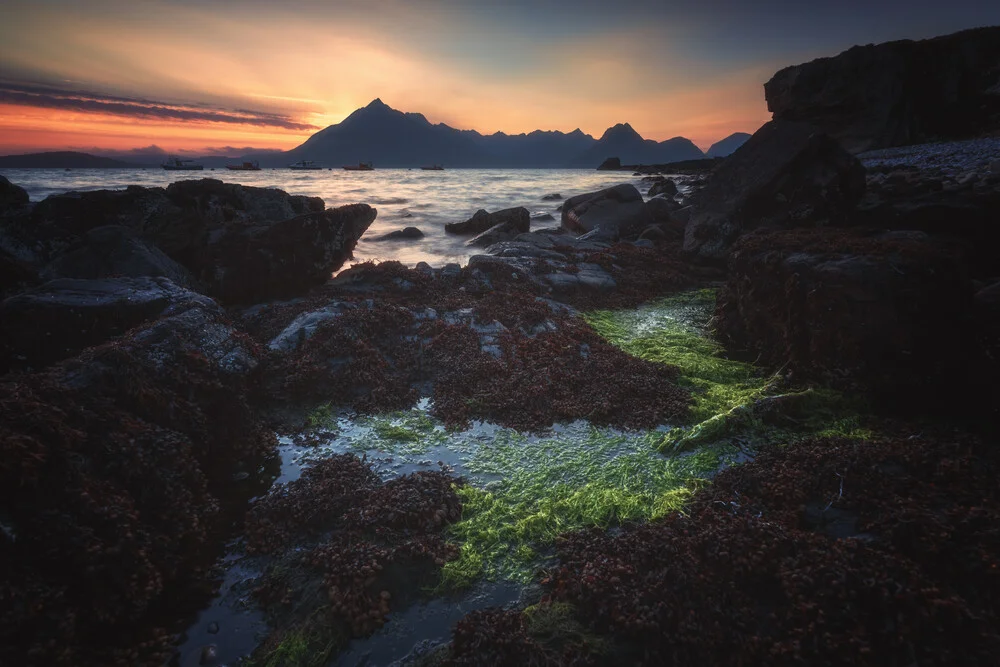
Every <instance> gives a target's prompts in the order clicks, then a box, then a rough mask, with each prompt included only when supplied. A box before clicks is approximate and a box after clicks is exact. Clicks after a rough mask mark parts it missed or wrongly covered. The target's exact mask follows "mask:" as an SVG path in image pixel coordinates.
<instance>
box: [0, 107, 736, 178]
mask: <svg viewBox="0 0 1000 667" xmlns="http://www.w3.org/2000/svg"><path fill="white" fill-rule="evenodd" d="M749 136H750V135H748V134H745V133H737V134H734V135H732V136H730V137H727V138H726V139H723V140H722V141H720V142H718V143H716V144H715V145H713V146H712V148H711V149H710V151H709V156H712V157H717V156H722V155H728V154H729V153H731V152H732V151H734V150H736V148H738V147H739V145H741V144H742V143H743V141H746V139H747V138H749ZM156 150H157V151H159V150H160V149H156ZM81 155H85V154H80V153H76V154H69V153H65V154H62V153H47V154H36V155H33V156H9V158H10V159H9V160H7V161H6V162H5V161H4V160H5V158H0V165H2V166H7V167H14V166H19V167H20V166H24V167H27V166H38V167H43V166H44V167H50V168H62V167H83V166H94V167H97V166H132V165H134V164H135V163H140V164H142V165H156V164H159V163H160V162H162V161H163V158H164V157H165V155H163V156H161V155H160V154H159V153H151V154H148V155H147V154H138V153H136V154H131V155H129V156H128V160H129V162H130V163H132V165H129V164H127V163H123V162H119V163H118V164H111V162H112V161H109V162H107V163H103V164H101V163H100V161H101V160H103V159H106V158H95V157H94V156H89V157H91V158H93V160H91V161H90V162H88V161H86V160H84V159H82V158H80V157H79V156H81ZM43 156H48V157H47V158H46V157H43ZM29 157H30V158H31V159H30V160H27V159H26V158H29ZM116 157H117V156H116ZM609 157H617V158H619V159H620V160H621V163H622V164H632V165H634V164H666V163H669V162H680V161H682V160H698V159H701V158H704V157H705V153H703V152H702V151H701V149H699V148H698V147H697V146H695V145H694V144H693V143H692V142H691V141H690V140H689V139H686V138H684V137H674V138H673V139H667V140H665V141H659V142H658V141H654V140H652V139H644V138H643V137H642V136H641V135H640V134H639V133H638V132H636V131H635V129H633V128H632V126H631V125H629V124H628V123H619V124H618V125H615V126H614V127H610V128H608V129H607V130H606V131H605V132H604V134H603V135H601V138H600V139H595V138H594V137H592V136H591V135H589V134H585V133H584V132H582V131H581V130H579V129H576V130H573V131H572V132H568V133H566V132H559V131H542V130H535V131H534V132H529V133H527V134H513V135H512V134H505V133H503V132H496V133H494V134H487V135H483V134H480V133H479V132H476V131H475V130H458V129H455V128H453V127H450V126H448V125H445V124H444V123H438V124H434V123H431V122H430V121H428V120H427V118H425V117H424V115H423V114H419V113H407V112H403V111H397V110H396V109H393V108H392V107H390V106H389V105H387V104H385V103H384V102H382V100H380V99H376V100H373V101H372V102H371V103H370V104H369V105H368V106H366V107H362V108H361V109H358V110H356V111H354V112H353V113H352V114H351V115H350V116H348V117H347V118H345V119H344V120H343V121H341V122H340V123H337V124H336V125H330V126H329V127H326V128H324V129H322V130H320V131H319V132H316V133H315V134H314V135H312V136H311V137H309V139H307V140H306V141H305V142H304V143H302V144H301V145H299V146H297V147H295V148H293V149H292V150H290V151H286V152H280V151H267V152H260V153H255V154H249V155H240V156H232V157H225V156H219V155H212V156H205V157H200V158H197V159H198V161H199V162H202V163H203V164H205V166H206V167H222V166H224V165H225V164H226V163H227V162H235V161H244V160H256V161H258V162H259V163H260V165H261V166H262V167H284V166H287V165H288V164H290V163H292V162H298V161H299V160H312V161H315V162H318V163H319V164H321V165H323V166H324V167H333V168H339V167H340V166H342V165H349V164H357V163H358V162H372V163H374V165H375V166H376V167H387V168H391V167H419V166H424V165H429V164H440V165H443V166H445V167H455V168H459V167H473V168H475V167H480V168H560V167H561V168H584V169H595V168H596V167H597V166H598V165H599V164H601V163H602V162H603V161H604V160H605V159H606V158H609ZM63 162H65V164H63Z"/></svg>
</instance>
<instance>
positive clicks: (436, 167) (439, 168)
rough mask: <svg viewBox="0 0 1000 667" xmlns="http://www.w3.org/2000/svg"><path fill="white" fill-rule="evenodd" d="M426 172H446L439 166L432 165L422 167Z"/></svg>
mask: <svg viewBox="0 0 1000 667" xmlns="http://www.w3.org/2000/svg"><path fill="white" fill-rule="evenodd" d="M421 169H423V170H424V171H444V167H442V166H441V165H439V164H432V165H429V166H426V167H421Z"/></svg>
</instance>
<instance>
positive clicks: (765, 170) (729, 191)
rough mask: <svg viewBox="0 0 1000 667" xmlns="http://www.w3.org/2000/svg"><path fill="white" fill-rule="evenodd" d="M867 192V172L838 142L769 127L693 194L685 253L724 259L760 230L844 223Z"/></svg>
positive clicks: (780, 125)
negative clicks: (743, 236)
mask: <svg viewBox="0 0 1000 667" xmlns="http://www.w3.org/2000/svg"><path fill="white" fill-rule="evenodd" d="M864 191H865V170H864V167H862V166H861V163H860V162H858V160H857V158H855V157H854V156H852V155H850V154H849V153H847V152H846V151H844V149H843V148H841V147H840V145H839V144H838V143H837V142H836V141H834V140H833V139H831V138H830V137H828V136H826V135H824V134H822V133H819V132H817V131H816V130H815V129H814V128H813V127H811V126H809V125H807V124H805V123H793V122H789V121H771V122H770V123H767V124H766V125H764V126H763V127H762V128H760V129H759V130H758V131H757V133H756V134H754V135H753V136H752V137H751V138H750V139H749V141H747V142H746V143H745V144H743V146H741V147H740V148H739V150H737V151H736V152H735V153H733V154H732V155H730V156H729V157H728V158H726V159H725V161H723V162H722V164H721V165H720V166H719V167H718V168H717V169H716V170H715V171H713V172H712V177H711V179H710V180H709V182H708V184H707V185H706V186H705V188H704V189H702V190H701V191H699V192H698V193H697V195H695V198H694V204H693V206H694V209H693V213H692V215H691V220H690V222H689V223H688V225H687V228H686V231H685V236H684V250H685V251H688V252H692V253H696V254H698V255H700V256H702V257H708V258H721V257H724V256H725V254H726V253H727V252H728V250H729V247H730V245H732V243H733V242H734V241H736V239H737V238H739V237H740V235H741V234H743V233H745V232H748V231H750V230H752V229H754V228H756V227H762V226H769V227H786V228H787V227H801V226H809V225H821V224H827V223H836V222H843V221H844V220H845V219H846V218H847V216H848V215H849V214H850V213H851V211H852V210H853V209H854V207H855V206H856V205H857V203H858V201H859V200H860V199H861V197H862V195H863V194H864Z"/></svg>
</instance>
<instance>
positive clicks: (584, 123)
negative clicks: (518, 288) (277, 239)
mask: <svg viewBox="0 0 1000 667" xmlns="http://www.w3.org/2000/svg"><path fill="white" fill-rule="evenodd" d="M996 24H1000V2H984V1H983V0H950V1H949V2H940V1H936V2H924V1H923V0H909V1H908V2H880V1H878V0H866V1H859V0H839V1H837V2H817V1H815V0H813V1H810V2H803V1H802V0H794V1H793V0H758V1H756V2H749V1H746V0H739V1H734V0H698V1H694V0H678V1H673V0H660V1H659V2H644V1H638V2H624V1H623V2H621V3H615V4H612V3H611V2H589V1H587V0H577V1H576V2H572V3H568V2H559V3H557V2H548V1H546V0H505V1H503V2H499V1H498V2H485V1H484V2H476V1H474V0H467V1H465V2H461V1H458V0H454V1H450V0H410V1H407V2H403V1H389V0H385V1H383V0H364V1H361V2H352V1H344V2H331V1H328V2H319V1H309V0H283V1H282V2H276V1H273V0H266V1H265V0H239V1H230V0H129V1H128V2H122V1H112V0H2V3H0V154H8V153H23V152H30V151H37V150H68V149H73V150H86V151H94V150H95V149H110V150H116V151H126V150H129V149H134V148H141V147H146V146H149V145H153V144H155V145H156V146H159V147H161V148H163V149H165V150H169V151H174V152H179V151H192V152H203V153H205V152H223V153H229V154H237V153H239V152H244V151H248V150H249V149H251V148H253V149H262V148H274V149H288V148H292V147H294V146H296V145H298V144H299V143H301V142H302V141H303V140H304V139H305V138H306V137H308V136H309V135H310V134H312V133H313V132H315V131H316V130H317V129H320V128H322V127H325V126H327V125H330V124H333V123H337V122H339V121H340V120H342V119H343V118H344V117H345V116H347V115H348V114H349V113H350V112H351V111H353V110H354V109H356V108H358V107H361V106H364V105H366V104H367V103H368V102H370V101H371V100H372V99H374V98H376V97H379V98H381V99H382V100H383V101H384V102H386V103H387V104H389V105H390V106H392V107H394V108H396V109H400V110H403V111H417V112H421V113H423V114H424V115H425V116H427V118H428V119H429V120H430V121H431V122H444V123H447V124H449V125H451V126H453V127H457V128H461V129H475V130H478V131H480V132H483V133H492V132H495V131H497V130H502V131H504V132H508V133H519V132H528V131H531V130H534V129H544V130H563V131H570V130H573V129H574V128H577V127H579V128H581V129H582V130H583V131H585V132H587V133H590V134H593V135H595V136H600V134H601V133H602V132H603V131H604V130H605V129H606V128H607V127H609V126H611V125H614V124H615V123H619V122H626V121H627V122H629V123H631V125H632V126H633V127H634V128H635V129H636V130H637V131H638V132H639V133H640V134H642V135H643V136H644V137H646V138H651V139H657V140H662V139H668V138H670V137H674V136H678V135H681V136H686V137H688V138H690V139H692V140H693V141H694V142H695V143H696V144H698V145H699V146H701V147H702V148H707V147H708V145H709V144H711V143H712V142H714V141H717V140H718V139H720V138H722V137H724V136H726V135H728V134H730V133H732V132H735V131H748V132H752V131H754V130H755V129H756V128H757V127H759V126H760V125H761V124H762V123H764V122H766V121H767V120H768V119H769V117H770V115H769V114H768V113H767V109H766V105H765V103H764V95H763V87H762V86H763V83H764V82H765V81H766V80H767V79H769V78H770V76H771V75H772V74H773V73H774V72H775V71H777V70H778V69H780V68H781V67H784V66H786V65H791V64H796V63H799V62H803V61H806V60H811V59H813V58H816V57H819V56H824V55H834V54H836V53H838V52H839V51H842V50H844V49H846V48H849V47H850V46H852V45H854V44H859V43H860V44H864V43H870V42H881V41H886V40H891V39H900V38H924V37H930V36H934V35H940V34H946V33H949V32H954V31H956V30H960V29H963V28H969V27H976V26H982V25H996Z"/></svg>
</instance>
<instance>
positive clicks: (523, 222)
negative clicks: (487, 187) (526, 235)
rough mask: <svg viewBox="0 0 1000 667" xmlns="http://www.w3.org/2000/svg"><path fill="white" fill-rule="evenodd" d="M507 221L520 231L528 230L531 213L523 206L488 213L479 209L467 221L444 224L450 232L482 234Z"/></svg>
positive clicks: (445, 228)
mask: <svg viewBox="0 0 1000 667" xmlns="http://www.w3.org/2000/svg"><path fill="white" fill-rule="evenodd" d="M504 223H507V224H509V225H510V226H511V227H512V228H513V229H516V230H517V231H519V232H522V233H523V232H527V231H528V229H529V228H530V226H531V213H530V212H529V211H528V209H526V208H524V207H523V206H518V207H516V208H505V209H503V210H502V211H494V212H493V213H488V212H487V211H485V210H483V209H479V210H478V211H476V213H475V214H474V215H473V216H472V217H471V218H469V219H468V220H466V221H465V222H452V223H448V224H447V225H445V226H444V230H445V231H446V232H448V233H449V234H482V233H483V232H485V231H486V230H487V229H490V228H491V227H496V226H497V225H501V224H504Z"/></svg>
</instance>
